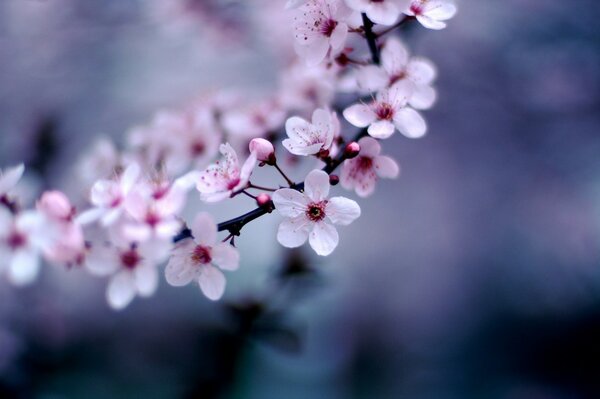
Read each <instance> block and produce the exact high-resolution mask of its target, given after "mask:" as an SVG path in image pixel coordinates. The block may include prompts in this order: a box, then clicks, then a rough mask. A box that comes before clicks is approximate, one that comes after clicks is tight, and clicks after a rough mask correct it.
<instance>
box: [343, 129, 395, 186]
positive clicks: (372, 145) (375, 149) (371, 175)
mask: <svg viewBox="0 0 600 399" xmlns="http://www.w3.org/2000/svg"><path fill="white" fill-rule="evenodd" d="M358 144H359V145H360V153H359V155H358V156H357V157H356V158H353V159H348V160H346V161H344V164H343V166H342V173H341V177H340V181H341V183H342V187H344V188H345V189H347V190H354V191H356V194H357V195H359V196H360V197H368V196H369V195H371V194H372V193H373V191H374V190H375V183H376V182H377V179H378V178H379V177H382V178H389V179H394V178H396V177H398V174H399V173H400V168H399V167H398V164H397V163H396V161H394V160H393V159H392V158H390V157H388V156H385V155H380V152H381V145H380V144H379V142H378V141H377V140H375V139H374V138H371V137H363V138H362V139H360V140H359V141H358Z"/></svg>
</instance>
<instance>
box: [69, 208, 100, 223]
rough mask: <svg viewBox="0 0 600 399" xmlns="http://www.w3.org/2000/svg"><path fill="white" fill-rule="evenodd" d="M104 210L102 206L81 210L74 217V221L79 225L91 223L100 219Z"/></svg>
mask: <svg viewBox="0 0 600 399" xmlns="http://www.w3.org/2000/svg"><path fill="white" fill-rule="evenodd" d="M105 212H106V211H105V210H104V209H102V208H92V209H88V210H87V211H83V212H81V213H80V214H79V215H77V217H76V218H75V223H77V224H80V225H86V224H90V223H93V222H95V221H97V220H98V219H100V218H101V217H102V215H104V213H105Z"/></svg>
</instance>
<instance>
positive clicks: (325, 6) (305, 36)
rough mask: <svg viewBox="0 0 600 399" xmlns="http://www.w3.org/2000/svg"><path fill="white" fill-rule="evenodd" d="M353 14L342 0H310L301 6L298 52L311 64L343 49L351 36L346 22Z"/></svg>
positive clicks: (296, 22) (296, 24) (297, 24)
mask: <svg viewBox="0 0 600 399" xmlns="http://www.w3.org/2000/svg"><path fill="white" fill-rule="evenodd" d="M352 13H353V11H352V10H351V9H350V8H348V7H347V6H346V5H345V4H344V3H343V2H342V0H310V1H308V2H307V3H306V4H304V5H302V6H301V7H300V8H298V10H297V14H296V16H295V18H294V32H295V37H296V42H295V44H296V52H297V53H298V54H299V55H300V56H301V57H302V58H304V59H305V60H306V63H307V64H308V65H309V66H314V65H317V64H319V63H321V62H322V61H323V60H324V59H325V57H327V54H328V53H333V54H335V53H336V52H338V51H340V50H342V49H343V47H344V43H345V42H346V36H347V35H348V24H347V23H346V22H347V19H348V18H350V16H351V15H352Z"/></svg>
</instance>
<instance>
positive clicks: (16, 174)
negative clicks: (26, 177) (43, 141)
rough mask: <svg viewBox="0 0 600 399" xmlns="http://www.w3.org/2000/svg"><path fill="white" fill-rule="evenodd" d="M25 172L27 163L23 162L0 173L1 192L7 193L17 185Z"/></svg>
mask: <svg viewBox="0 0 600 399" xmlns="http://www.w3.org/2000/svg"><path fill="white" fill-rule="evenodd" d="M23 172H25V165H23V164H19V165H17V166H13V167H11V168H7V169H6V170H5V171H3V172H2V173H1V174H0V194H6V193H8V192H9V191H10V190H11V189H12V188H13V187H14V186H16V185H17V183H18V182H19V180H20V179H21V176H23Z"/></svg>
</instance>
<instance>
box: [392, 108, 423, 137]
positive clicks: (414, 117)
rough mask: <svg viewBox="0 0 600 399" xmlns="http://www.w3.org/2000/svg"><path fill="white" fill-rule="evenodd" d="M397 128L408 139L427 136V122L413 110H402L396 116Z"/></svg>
mask: <svg viewBox="0 0 600 399" xmlns="http://www.w3.org/2000/svg"><path fill="white" fill-rule="evenodd" d="M394 122H395V124H396V127H397V128H398V130H399V131H400V133H402V134H403V135H405V136H406V137H408V138H411V139H416V138H419V137H422V136H424V135H425V132H427V125H426V124H425V120H424V119H423V117H422V116H421V114H419V113H418V112H417V111H415V110H414V109H412V108H408V107H407V108H402V109H401V110H398V111H397V112H396V114H395V115H394Z"/></svg>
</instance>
